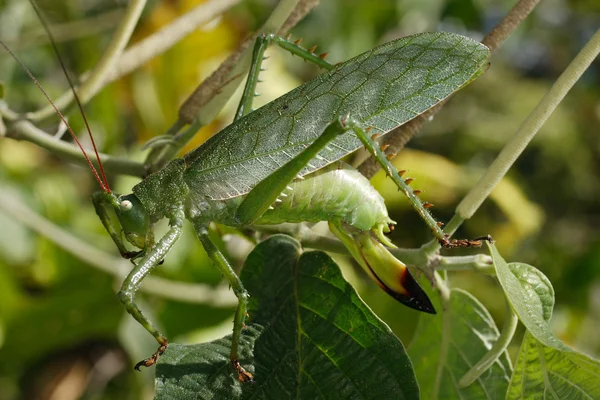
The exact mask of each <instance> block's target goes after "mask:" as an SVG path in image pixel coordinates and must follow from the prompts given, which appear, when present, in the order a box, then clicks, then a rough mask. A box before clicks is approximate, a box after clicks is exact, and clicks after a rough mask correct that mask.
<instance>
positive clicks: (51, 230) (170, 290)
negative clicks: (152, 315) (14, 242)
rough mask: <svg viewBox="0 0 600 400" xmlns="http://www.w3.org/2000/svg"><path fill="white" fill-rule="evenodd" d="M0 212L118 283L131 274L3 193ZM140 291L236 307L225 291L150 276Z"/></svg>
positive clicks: (126, 265) (113, 259)
mask: <svg viewBox="0 0 600 400" xmlns="http://www.w3.org/2000/svg"><path fill="white" fill-rule="evenodd" d="M0 211H3V212H4V213H5V214H6V215H7V216H8V217H11V218H14V219H16V220H17V221H19V222H21V223H22V224H23V225H25V226H27V227H28V228H30V229H31V230H33V231H35V232H37V233H38V234H40V235H42V236H44V238H46V239H48V240H50V241H52V242H53V243H54V244H55V245H56V246H57V247H60V248H62V249H63V250H65V251H67V252H69V253H71V254H72V255H74V256H75V257H77V258H79V259H80V260H82V261H84V262H86V263H87V264H89V265H91V266H92V267H95V268H96V269H98V270H100V271H102V272H105V273H107V274H109V275H112V276H114V277H115V278H117V279H119V280H121V279H123V278H124V277H125V276H126V275H127V274H128V273H129V271H130V270H131V264H130V262H129V261H126V260H124V259H122V258H116V257H113V256H111V255H109V254H107V253H105V252H103V251H101V250H98V248H96V247H95V246H92V245H90V244H88V243H86V242H84V241H83V240H81V239H79V238H77V237H75V236H73V235H72V234H71V233H69V232H67V231H66V230H64V229H62V228H61V227H59V226H58V225H55V224H54V223H52V222H51V221H49V220H47V219H46V218H44V217H42V216H41V215H39V214H37V213H36V212H34V211H33V210H31V209H30V208H28V207H27V206H26V205H25V204H23V202H22V201H20V200H19V199H18V198H17V197H16V196H15V195H12V194H10V193H8V192H7V191H1V192H0ZM140 289H141V290H142V291H144V292H146V293H148V294H153V295H157V296H161V297H164V298H168V299H172V300H177V301H183V302H187V303H202V304H208V305H212V306H222V307H229V306H233V305H235V304H236V303H237V301H236V299H235V296H234V295H233V294H232V292H231V291H230V290H228V289H227V288H225V287H221V288H213V287H211V286H209V285H204V284H191V283H182V282H174V281H170V280H166V279H162V278H155V277H151V276H150V277H147V278H146V279H144V282H143V283H142V285H141V287H140Z"/></svg>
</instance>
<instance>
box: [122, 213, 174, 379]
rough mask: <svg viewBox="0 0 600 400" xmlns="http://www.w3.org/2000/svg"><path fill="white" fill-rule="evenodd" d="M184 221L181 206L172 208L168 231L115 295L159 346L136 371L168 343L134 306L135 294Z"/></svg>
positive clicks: (151, 359)
mask: <svg viewBox="0 0 600 400" xmlns="http://www.w3.org/2000/svg"><path fill="white" fill-rule="evenodd" d="M184 219H185V213H184V210H183V206H182V205H177V206H174V207H173V209H172V211H171V213H170V215H169V226H170V229H169V231H168V232H167V233H166V234H165V235H164V236H163V237H162V238H161V239H160V240H159V241H158V243H156V244H155V245H154V246H152V247H151V248H150V249H149V250H148V251H146V252H145V254H144V256H143V257H142V259H141V260H140V261H139V262H138V264H137V265H135V264H134V265H135V267H134V268H133V269H132V270H131V272H129V275H127V278H125V281H123V284H122V286H121V290H119V293H118V294H117V297H118V298H119V300H120V301H121V303H123V305H124V306H125V309H126V310H127V312H128V313H129V314H131V316H132V317H133V318H135V320H136V321H138V322H139V323H140V324H141V325H142V326H143V327H144V329H146V330H147V331H148V332H150V334H151V335H152V336H154V338H155V339H156V341H157V342H158V344H159V347H158V350H157V351H156V352H155V353H154V354H153V355H152V356H150V357H149V358H147V359H145V360H142V361H140V362H138V363H137V364H136V365H135V367H134V368H135V369H136V370H139V369H140V367H141V366H146V367H149V366H151V365H153V364H155V363H156V361H157V360H158V357H159V356H160V355H161V354H162V353H164V352H165V350H166V349H167V345H168V341H167V338H166V337H165V336H164V335H163V334H162V333H160V332H159V331H158V329H156V328H155V327H154V325H153V324H152V323H151V322H150V320H149V319H148V318H147V317H146V316H145V315H144V314H143V313H142V311H141V310H140V309H139V307H138V306H137V305H136V304H135V293H136V292H137V291H138V289H139V286H140V283H141V282H142V280H143V279H144V278H145V277H146V276H147V275H148V274H149V273H150V272H151V271H152V269H154V267H156V266H157V265H159V264H160V263H161V261H162V260H163V258H164V257H165V256H166V255H167V253H168V252H169V250H170V249H171V247H172V246H173V244H175V242H176V241H177V239H179V236H181V229H182V227H183V220H184Z"/></svg>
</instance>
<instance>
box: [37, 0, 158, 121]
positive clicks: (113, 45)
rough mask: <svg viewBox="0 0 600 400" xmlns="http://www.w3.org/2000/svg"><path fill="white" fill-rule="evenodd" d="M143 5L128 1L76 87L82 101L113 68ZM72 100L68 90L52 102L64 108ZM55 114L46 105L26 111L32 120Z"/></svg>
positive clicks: (141, 0)
mask: <svg viewBox="0 0 600 400" xmlns="http://www.w3.org/2000/svg"><path fill="white" fill-rule="evenodd" d="M145 5H146V0H131V1H130V2H129V5H128V7H127V9H126V10H125V14H124V15H123V19H122V20H121V22H120V23H119V26H118V27H117V30H116V31H115V34H114V35H113V38H112V40H111V41H110V43H109V44H108V47H107V48H106V51H105V52H104V53H103V54H102V57H101V58H100V60H99V61H98V63H97V64H96V66H95V67H94V69H93V70H92V72H91V73H90V75H89V77H88V79H86V80H85V82H83V83H82V84H81V85H80V86H79V88H78V89H77V95H78V96H79V99H80V101H81V102H82V103H86V102H87V101H88V100H89V99H91V98H92V97H94V95H95V94H96V93H98V91H99V90H100V89H101V88H102V86H103V84H104V81H105V79H106V76H108V74H109V73H110V71H111V70H112V69H114V67H115V64H116V62H117V61H118V59H119V57H120V56H121V54H122V53H123V49H125V46H126V45H127V43H128V42H129V39H130V38H131V34H132V33H133V29H134V28H135V26H136V25H137V22H138V20H139V19H140V15H141V14H142V10H143V9H144V6H145ZM72 102H73V93H71V91H68V92H66V93H65V94H64V95H62V96H61V97H59V98H58V99H57V100H56V101H55V102H54V103H55V105H56V106H57V107H58V108H59V109H62V110H64V109H66V108H67V107H68V106H69V105H70V104H72ZM55 114H56V111H54V108H53V107H52V106H50V105H47V106H46V107H44V108H42V109H41V110H38V111H35V112H32V113H28V114H27V119H29V120H30V121H34V122H40V121H42V120H45V119H46V118H49V117H51V116H54V115H55Z"/></svg>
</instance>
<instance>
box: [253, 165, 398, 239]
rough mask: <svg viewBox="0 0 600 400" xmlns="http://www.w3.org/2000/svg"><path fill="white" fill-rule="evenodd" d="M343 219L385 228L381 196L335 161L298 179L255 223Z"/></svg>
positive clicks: (360, 226) (364, 227)
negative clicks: (302, 178) (304, 177)
mask: <svg viewBox="0 0 600 400" xmlns="http://www.w3.org/2000/svg"><path fill="white" fill-rule="evenodd" d="M319 221H343V222H345V223H347V224H349V225H351V226H353V227H355V228H357V229H360V230H363V231H364V230H371V229H383V228H385V229H386V230H387V227H388V225H389V224H391V223H393V221H392V220H391V219H390V218H389V217H388V212H387V209H386V207H385V204H384V200H383V197H381V195H380V194H379V193H378V192H377V191H376V190H375V189H374V188H373V186H371V184H370V183H369V181H368V180H367V179H366V178H365V177H364V176H363V175H361V174H360V173H359V172H358V171H357V170H355V169H353V168H351V167H349V166H348V165H347V164H345V163H342V162H338V163H334V164H332V165H330V166H328V167H326V168H323V169H321V170H319V171H317V172H316V173H314V174H311V175H309V176H307V177H306V179H304V180H297V181H294V182H292V183H290V185H289V186H288V188H287V189H286V190H284V191H283V193H282V195H281V196H280V197H279V200H278V201H276V202H275V203H274V204H273V209H270V210H268V211H267V212H265V214H263V216H262V217H260V218H259V219H258V220H257V221H256V224H280V223H283V222H319Z"/></svg>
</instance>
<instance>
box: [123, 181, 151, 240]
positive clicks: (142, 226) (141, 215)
mask: <svg viewBox="0 0 600 400" xmlns="http://www.w3.org/2000/svg"><path fill="white" fill-rule="evenodd" d="M117 202H118V205H117V206H116V207H114V210H115V214H117V219H118V220H119V223H120V224H121V227H122V228H123V234H124V235H125V239H127V241H128V242H129V243H131V244H132V245H134V246H135V247H137V248H139V249H145V248H146V247H147V246H149V245H151V243H148V242H149V240H150V237H152V236H153V235H152V232H151V226H150V216H149V215H148V213H147V212H146V209H145V208H144V206H143V205H142V203H141V202H140V200H139V199H138V198H137V196H136V195H135V194H133V193H132V194H128V195H125V196H118V198H117Z"/></svg>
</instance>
